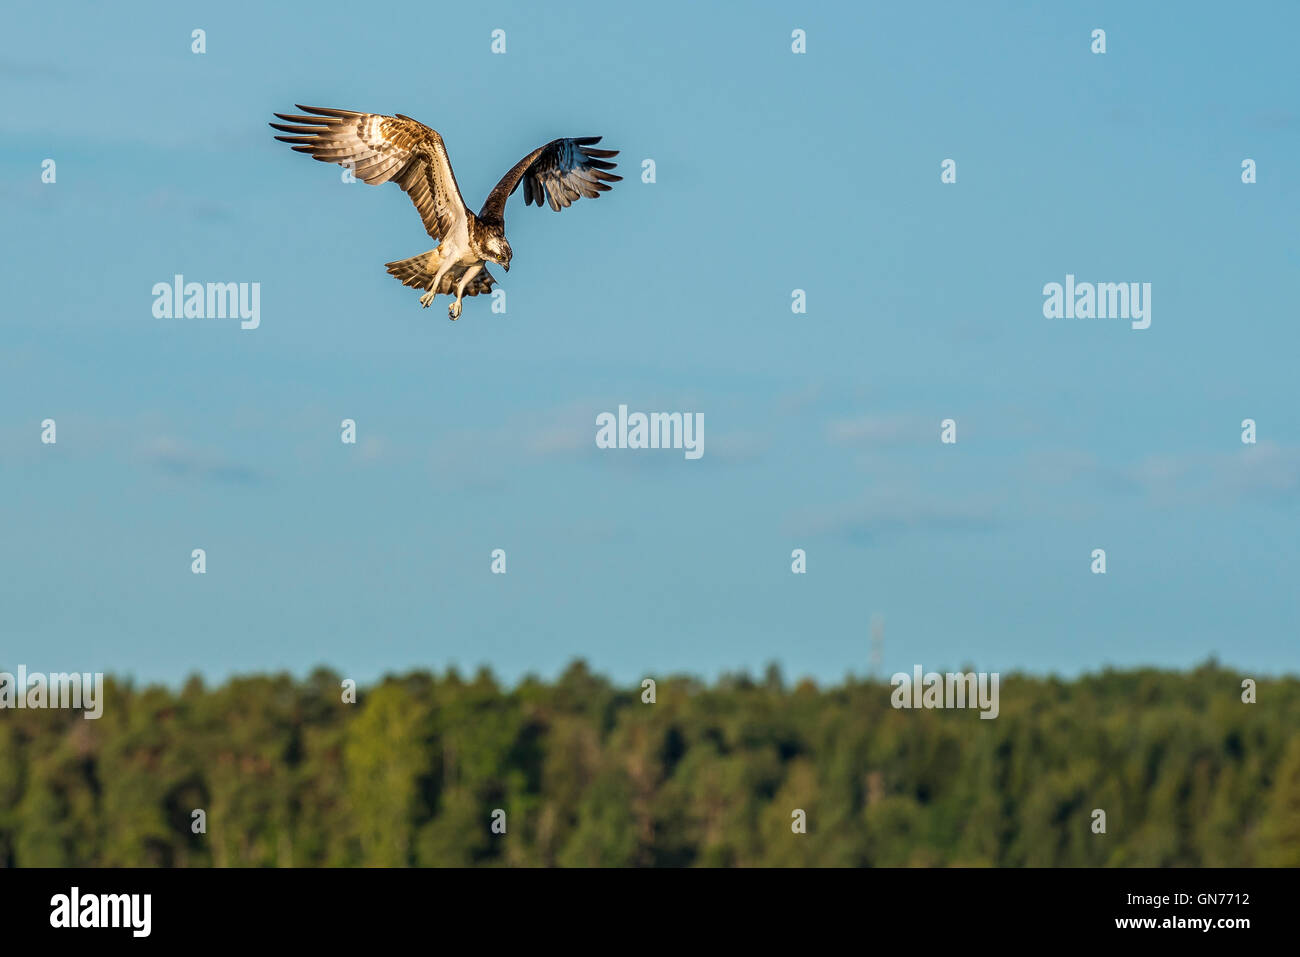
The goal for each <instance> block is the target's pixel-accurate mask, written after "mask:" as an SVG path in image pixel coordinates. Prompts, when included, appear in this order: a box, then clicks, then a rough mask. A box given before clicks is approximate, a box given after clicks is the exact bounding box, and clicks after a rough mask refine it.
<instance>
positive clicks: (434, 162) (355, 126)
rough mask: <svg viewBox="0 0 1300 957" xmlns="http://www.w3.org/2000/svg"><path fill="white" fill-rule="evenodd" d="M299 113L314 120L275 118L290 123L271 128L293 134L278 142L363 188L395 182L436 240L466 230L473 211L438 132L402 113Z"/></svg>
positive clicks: (312, 108) (312, 110)
mask: <svg viewBox="0 0 1300 957" xmlns="http://www.w3.org/2000/svg"><path fill="white" fill-rule="evenodd" d="M298 109H300V110H305V111H306V112H307V113H310V114H312V115H310V116H300V115H295V114H291V113H277V114H275V115H276V116H278V117H279V118H280V119H282V120H287V121H288V122H287V123H272V124H271V127H272V128H273V129H277V130H280V131H282V132H284V133H289V134H291V135H289V136H277V137H276V139H277V140H280V141H281V142H284V143H288V144H290V145H291V146H293V148H294V149H295V150H296V151H298V152H299V153H307V154H308V155H310V156H311V157H312V158H314V159H318V160H320V161H321V162H323V163H338V164H339V165H340V166H349V167H351V168H352V171H353V173H354V174H355V175H356V177H357V178H358V179H360V180H362V181H363V182H366V183H371V184H378V183H387V182H388V181H389V180H394V181H395V182H396V183H397V185H398V186H400V187H402V190H403V191H404V192H405V193H406V194H407V195H408V196H410V197H411V202H413V203H414V204H415V208H416V209H417V210H418V211H419V213H420V218H421V219H422V220H423V221H424V228H425V229H426V230H428V232H429V235H430V236H432V237H433V238H434V239H437V240H440V241H441V240H443V239H446V238H447V236H448V235H449V234H451V233H453V232H455V231H457V230H458V229H460V228H461V227H463V226H464V225H465V221H466V219H467V218H468V217H469V210H468V209H467V208H466V207H465V201H464V200H463V199H461V195H460V186H458V185H457V183H456V174H455V173H453V172H452V171H451V160H450V158H449V157H448V156H447V147H446V145H445V144H444V143H443V142H442V137H441V136H439V135H438V131H437V130H434V129H431V128H430V127H427V126H425V125H424V124H423V123H420V122H418V121H417V120H413V119H411V118H410V117H409V116H403V115H402V114H401V113H398V114H397V115H396V116H384V115H383V114H381V113H354V112H352V111H351V110H330V109H324V108H322V107H316V106H301V105H300V106H299V107H298Z"/></svg>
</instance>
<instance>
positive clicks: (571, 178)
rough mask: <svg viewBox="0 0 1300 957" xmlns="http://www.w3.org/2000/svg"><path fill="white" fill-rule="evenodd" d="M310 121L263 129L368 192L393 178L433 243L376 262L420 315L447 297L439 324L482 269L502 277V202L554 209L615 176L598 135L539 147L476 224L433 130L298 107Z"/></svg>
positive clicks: (456, 309)
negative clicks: (517, 198)
mask: <svg viewBox="0 0 1300 957" xmlns="http://www.w3.org/2000/svg"><path fill="white" fill-rule="evenodd" d="M298 109H300V110H303V111H305V112H306V113H310V114H311V115H310V116H300V115H296V114H292V113H276V114H275V115H276V116H277V117H279V118H280V119H282V120H285V121H286V122H285V123H272V124H270V125H271V127H272V128H273V129H277V130H280V131H282V132H284V133H288V134H290V135H289V136H277V137H276V139H277V140H280V141H281V142H284V143H290V144H293V148H294V150H296V151H297V152H299V153H308V154H310V155H311V156H312V158H313V159H318V160H320V161H321V162H323V163H338V164H339V165H340V166H346V167H349V168H350V169H352V171H353V172H354V173H355V175H356V176H357V177H359V178H360V179H361V180H363V181H364V182H367V183H370V184H371V185H377V184H379V183H387V182H388V181H389V180H392V181H394V182H396V183H397V185H398V186H400V187H402V191H403V192H404V193H406V195H408V196H410V197H411V202H413V203H414V204H415V208H416V209H417V210H419V212H420V218H421V219H422V220H424V228H425V229H426V230H428V233H429V235H430V236H432V237H433V238H434V239H436V240H437V241H438V245H437V246H436V247H435V248H434V249H431V250H429V251H428V252H427V253H421V254H420V255H418V256H412V257H411V258H410V259H402V260H399V261H397V262H391V263H385V266H386V267H387V268H388V271H389V272H390V273H392V274H393V275H394V276H396V277H397V278H398V279H400V280H401V281H402V285H404V286H415V287H417V288H420V289H425V290H427V292H425V294H424V295H423V296H421V297H420V302H421V304H422V305H423V306H424V307H425V308H426V309H427V308H428V307H429V304H430V303H432V302H433V299H434V297H435V296H437V295H438V294H439V293H446V294H447V295H454V296H455V297H456V300H455V302H453V303H452V304H451V306H450V307H449V308H448V310H447V317H448V318H450V319H459V318H460V310H461V299H462V297H464V296H477V295H479V294H481V293H486V292H489V291H490V290H491V289H492V285H493V283H495V282H496V279H494V278H493V276H492V274H491V273H490V272H488V271H487V267H486V264H487V263H490V262H491V263H496V264H498V265H499V266H500V267H501V268H502V269H504V270H505V271H506V272H509V271H510V256H511V250H510V244H509V243H508V242H506V223H505V211H506V200H507V199H509V198H510V194H511V193H513V192H514V191H515V190H516V189H518V188H519V184H520V183H521V182H522V183H523V184H524V205H525V206H527V205H528V204H530V203H536V204H537V205H538V206H541V205H542V199H543V197H545V199H546V201H547V202H548V203H550V205H551V209H553V210H557V211H558V210H560V209H562V208H564V207H566V206H569V205H571V204H572V203H573V201H574V200H576V199H578V198H579V197H581V196H590V197H593V198H594V197H596V196H599V195H600V194H601V193H602V192H605V191H607V190H609V189H610V188H611V187H610V186H609V183H611V182H617V181H619V180H621V179H622V178H623V177H621V176H615V175H614V174H613V173H611V172H609V170H612V169H614V167H615V165H616V164H614V163H610V162H608V160H609V158H610V157H613V156H617V155H618V151H617V150H598V149H593V147H594V146H595V144H597V143H599V142H600V139H601V138H600V137H599V136H571V137H567V138H563V139H558V140H551V142H549V143H547V144H546V145H545V146H539V147H538V148H537V149H535V150H533V151H532V152H531V153H529V154H528V155H527V156H525V157H524V158H523V159H521V160H520V161H519V162H518V163H516V164H515V165H514V166H512V167H511V168H510V172H508V173H506V175H505V176H503V177H501V182H499V183H497V185H496V187H495V188H493V190H492V192H491V193H489V194H488V198H487V201H486V202H484V203H483V208H482V209H480V210H479V211H478V215H477V216H475V215H474V214H473V213H472V212H470V211H469V208H468V207H467V206H466V205H465V201H464V200H463V199H462V198H461V195H460V187H459V186H457V185H456V175H455V174H454V173H453V172H452V171H451V160H450V159H448V158H447V147H446V145H445V144H444V143H443V142H442V137H441V136H439V135H438V131H437V130H433V129H430V128H429V127H427V126H425V125H424V124H423V123H419V122H417V121H415V120H413V119H411V118H410V117H409V116H403V115H402V114H401V113H398V114H396V115H395V116H384V115H382V114H380V113H353V112H351V111H349V110H330V109H322V108H319V107H314V106H302V105H301V104H300V105H299V106H298Z"/></svg>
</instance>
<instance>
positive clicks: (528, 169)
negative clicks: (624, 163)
mask: <svg viewBox="0 0 1300 957" xmlns="http://www.w3.org/2000/svg"><path fill="white" fill-rule="evenodd" d="M600 140H601V138H600V137H599V136H571V137H567V138H563V139H558V140H551V142H549V143H547V144H546V145H545V146H539V147H538V148H537V149H535V150H533V151H532V152H531V153H529V154H528V155H527V156H525V157H524V158H523V159H521V160H520V161H519V162H518V163H516V164H515V165H514V166H512V167H511V168H510V171H509V172H508V173H506V175H505V176H503V177H501V182H499V183H497V185H496V187H495V188H494V189H493V190H492V192H491V193H489V194H488V198H487V200H486V202H484V203H483V208H482V209H481V210H480V211H479V214H478V216H479V219H481V220H485V221H492V222H498V223H504V222H505V212H506V200H508V199H509V198H510V195H511V194H512V193H513V192H514V191H515V190H516V189H518V188H519V184H520V183H523V184H524V205H525V206H528V205H531V204H533V203H536V204H537V205H538V206H541V205H542V203H543V201H545V202H546V203H549V204H550V207H551V209H554V210H560V209H563V208H565V207H567V206H570V205H572V204H573V203H574V202H576V201H577V200H578V199H580V198H582V197H584V196H586V197H588V198H592V199H594V198H595V197H597V196H599V195H600V194H601V193H603V192H606V191H607V190H609V189H610V188H611V187H610V185H609V184H610V183H616V182H619V181H620V180H622V178H623V177H621V176H617V175H615V174H614V173H611V172H609V170H612V169H614V168H615V166H616V165H617V164H615V163H610V162H607V160H608V159H609V158H610V157H613V156H617V155H618V150H601V149H595V148H594V147H595V144H597V143H599V142H600Z"/></svg>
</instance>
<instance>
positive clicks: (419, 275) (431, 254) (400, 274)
mask: <svg viewBox="0 0 1300 957" xmlns="http://www.w3.org/2000/svg"><path fill="white" fill-rule="evenodd" d="M438 258H439V257H438V250H436V249H430V250H429V251H428V252H427V253H420V255H418V256H412V257H411V258H410V259H400V260H398V261H397V262H392V263H384V268H385V269H387V270H388V272H389V273H390V274H391V275H393V276H396V277H397V278H398V279H400V280H401V281H402V285H403V286H415V287H417V288H419V289H428V288H429V286H431V285H432V284H433V279H434V277H435V276H437V275H438V265H439V263H438Z"/></svg>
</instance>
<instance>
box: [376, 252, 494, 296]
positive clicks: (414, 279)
mask: <svg viewBox="0 0 1300 957" xmlns="http://www.w3.org/2000/svg"><path fill="white" fill-rule="evenodd" d="M441 266H442V260H441V258H440V257H439V255H438V250H437V249H430V250H429V251H428V252H427V253H420V255H418V256H412V257H411V258H410V259H400V260H398V261H397V262H394V263H384V267H385V268H386V269H387V270H388V271H389V273H390V274H392V275H393V276H396V277H397V278H398V279H400V280H402V285H403V286H415V287H416V288H417V289H433V281H434V279H436V278H437V277H438V269H439V268H440V267H441ZM464 275H465V267H464V266H461V265H456V266H452V267H451V268H450V269H448V270H447V271H446V272H445V273H443V276H442V282H440V283H438V288H437V289H433V291H434V292H436V293H438V294H439V295H442V294H447V295H454V294H455V292H456V286H457V285H459V284H460V281H461V277H462V276H464ZM495 282H496V279H495V277H493V275H492V274H491V273H490V272H488V271H487V270H486V269H480V270H479V272H478V274H477V275H476V276H475V277H474V278H473V279H471V280H470V282H469V285H467V286H466V287H465V295H467V296H481V295H485V294H487V293H489V292H491V291H492V286H493V284H494V283H495Z"/></svg>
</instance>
